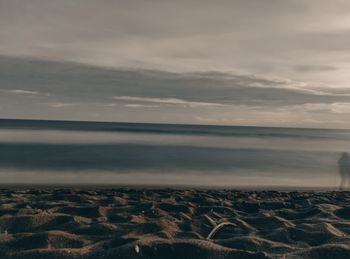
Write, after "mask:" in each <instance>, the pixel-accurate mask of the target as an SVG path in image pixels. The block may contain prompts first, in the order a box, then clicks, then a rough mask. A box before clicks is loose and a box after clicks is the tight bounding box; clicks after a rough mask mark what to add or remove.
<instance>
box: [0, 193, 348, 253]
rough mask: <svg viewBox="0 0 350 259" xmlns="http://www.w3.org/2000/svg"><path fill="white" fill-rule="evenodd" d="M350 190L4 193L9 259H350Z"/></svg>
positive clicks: (1, 213) (0, 248)
mask: <svg viewBox="0 0 350 259" xmlns="http://www.w3.org/2000/svg"><path fill="white" fill-rule="evenodd" d="M349 235H350V192H336V191H323V192H322V191H315V192H312V191H298V192H291V191H248V190H246V191H244V190H240V191H233V190H185V189H182V190H172V189H153V190H150V189H128V188H118V189H72V188H69V189H42V188H34V189H21V188H20V189H15V188H13V189H1V190H0V258H9V259H10V258H11V259H14V258H35V259H41V258H45V259H46V258H48V259H49V258H50V259H51V258H59V259H61V258H62V259H67V258H84V259H85V258H86V259H93V258H105V259H107V258H128V259H132V258H191V259H194V258H281V257H284V258H350V238H349V237H350V236H349Z"/></svg>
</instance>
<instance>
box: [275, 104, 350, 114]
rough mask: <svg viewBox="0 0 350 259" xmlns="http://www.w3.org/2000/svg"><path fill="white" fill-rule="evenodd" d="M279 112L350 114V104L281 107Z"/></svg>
mask: <svg viewBox="0 0 350 259" xmlns="http://www.w3.org/2000/svg"><path fill="white" fill-rule="evenodd" d="M278 110H280V111H290V112H328V113H338V114H350V103H342V102H339V103H305V104H303V105H290V106H284V107H280V108H279V109H278Z"/></svg>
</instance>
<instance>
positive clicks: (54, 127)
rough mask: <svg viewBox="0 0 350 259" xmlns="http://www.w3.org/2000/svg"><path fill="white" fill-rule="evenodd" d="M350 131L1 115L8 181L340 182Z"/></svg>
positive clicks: (0, 162) (1, 154)
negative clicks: (339, 163)
mask: <svg viewBox="0 0 350 259" xmlns="http://www.w3.org/2000/svg"><path fill="white" fill-rule="evenodd" d="M344 151H350V131H347V130H325V129H292V128H259V127H235V126H202V125H165V124H133V123H102V122H67V121H66V122H65V121H30V120H0V182H1V183H3V184H7V183H30V184H41V183H43V184H46V183H49V184H52V183H56V184H132V185H134V184H144V185H163V184H164V185H172V184H176V185H205V186H227V187H237V186H248V187H255V186H281V187H283V186H291V187H335V186H337V185H338V184H339V176H338V168H337V160H338V159H339V157H340V155H341V153H342V152H344Z"/></svg>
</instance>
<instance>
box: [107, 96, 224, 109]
mask: <svg viewBox="0 0 350 259" xmlns="http://www.w3.org/2000/svg"><path fill="white" fill-rule="evenodd" d="M113 99H114V100H118V101H132V102H141V103H158V104H168V105H182V106H189V107H208V106H209V107H210V106H223V104H220V103H209V102H194V101H188V100H183V99H177V98H152V97H136V96H114V97H113ZM129 107H130V106H129ZM134 107H135V106H134Z"/></svg>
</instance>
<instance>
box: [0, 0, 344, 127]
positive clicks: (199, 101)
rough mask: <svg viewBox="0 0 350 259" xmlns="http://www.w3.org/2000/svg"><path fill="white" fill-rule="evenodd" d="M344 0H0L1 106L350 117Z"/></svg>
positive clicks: (47, 115)
mask: <svg viewBox="0 0 350 259" xmlns="http://www.w3.org/2000/svg"><path fill="white" fill-rule="evenodd" d="M349 46H350V2H349V1H346V0H334V1H327V0H308V1H304V0H284V1H279V0H250V1H246V0H232V1H223V0H218V1H210V0H201V1H199V0H187V1H184V0H178V1H164V0H162V1H160V0H150V1H133V0H124V1H110V0H74V1H71V0H60V1H46V0H28V1H20V0H0V117H1V118H30V119H62V120H93V121H96V120H98V121H131V122H160V123H186V124H187V123H189V124H218V125H255V126H281V127H316V128H350V120H349V116H350V84H349V82H350V73H349V69H350V48H349Z"/></svg>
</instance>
